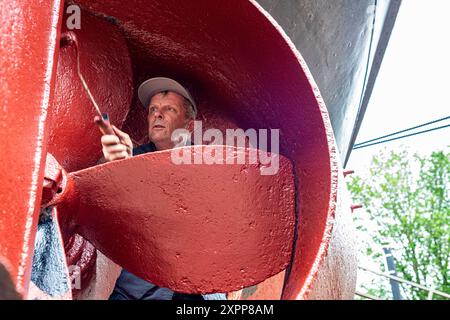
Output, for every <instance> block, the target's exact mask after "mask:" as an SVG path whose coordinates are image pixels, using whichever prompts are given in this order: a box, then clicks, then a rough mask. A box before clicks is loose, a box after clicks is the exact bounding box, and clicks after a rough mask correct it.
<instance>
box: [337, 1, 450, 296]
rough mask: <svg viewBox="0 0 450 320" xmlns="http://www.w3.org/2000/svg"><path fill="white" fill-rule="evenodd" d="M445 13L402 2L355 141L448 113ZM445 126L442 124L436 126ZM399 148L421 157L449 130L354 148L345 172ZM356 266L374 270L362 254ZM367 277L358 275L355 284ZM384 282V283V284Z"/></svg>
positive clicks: (447, 9) (441, 5)
mask: <svg viewBox="0 0 450 320" xmlns="http://www.w3.org/2000/svg"><path fill="white" fill-rule="evenodd" d="M449 14H450V1H449V0H403V1H402V5H401V7H400V11H399V14H398V17H397V20H396V24H395V26H394V29H393V32H392V35H391V38H390V41H389V45H388V47H387V49H386V53H385V57H384V59H383V62H382V65H381V68H380V72H379V75H378V78H377V81H376V83H375V87H374V91H373V93H372V97H371V100H370V102H369V104H368V107H367V111H366V114H365V116H364V119H363V122H362V125H361V129H360V131H359V134H358V137H357V139H356V143H359V142H362V141H366V140H369V139H372V138H376V137H379V136H383V135H386V134H389V133H392V132H395V131H399V130H402V129H406V128H409V127H412V126H416V125H419V124H422V123H425V122H429V121H432V120H436V119H439V118H443V117H445V116H449V115H450V99H449V95H450V19H449ZM449 123H450V121H449V120H447V121H444V122H440V123H439V125H444V124H449ZM436 126H437V124H436ZM401 145H403V146H406V147H407V148H408V149H409V150H410V151H411V152H417V153H420V154H422V155H426V154H429V153H431V152H432V151H437V150H441V149H444V148H445V147H446V146H449V145H450V127H448V128H445V129H441V130H436V131H434V132H430V133H425V134H421V135H417V136H414V137H409V138H405V139H401V140H398V141H393V142H388V143H384V144H381V145H379V146H372V147H367V148H362V149H358V150H353V152H352V153H351V155H350V158H349V162H348V164H347V166H346V169H354V170H355V172H356V173H357V174H359V175H362V176H367V174H368V169H369V165H370V160H371V158H372V157H373V155H375V154H377V153H378V152H379V151H380V150H381V149H384V148H385V149H386V150H388V151H389V150H396V149H398V148H399V147H400V146H401ZM354 214H357V215H359V216H360V217H361V216H362V217H363V218H364V217H365V216H366V215H367V214H366V213H365V211H364V209H360V210H357V211H355V212H354ZM367 225H370V221H367ZM366 240H368V241H370V239H366ZM378 249H379V251H381V250H382V248H378ZM359 264H360V265H364V266H368V267H370V268H372V269H374V270H379V266H378V265H377V264H376V263H375V261H371V260H370V259H367V258H365V257H364V256H362V257H360V261H359ZM372 278H374V276H371V275H370V274H367V273H366V272H362V271H359V272H358V286H359V284H361V283H362V282H365V283H368V282H369V281H370V279H372ZM375 278H376V276H375ZM384 281H386V284H387V281H388V280H384ZM358 290H360V291H362V292H363V291H364V290H362V289H361V288H359V289H358Z"/></svg>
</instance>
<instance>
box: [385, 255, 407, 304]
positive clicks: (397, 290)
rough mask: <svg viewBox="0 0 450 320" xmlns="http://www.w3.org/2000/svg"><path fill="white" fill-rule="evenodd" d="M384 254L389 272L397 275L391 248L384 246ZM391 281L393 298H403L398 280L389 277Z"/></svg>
mask: <svg viewBox="0 0 450 320" xmlns="http://www.w3.org/2000/svg"><path fill="white" fill-rule="evenodd" d="M383 251H384V256H385V257H386V262H387V267H388V271H389V274H391V275H393V276H397V272H396V270H395V262H394V258H393V257H392V252H391V249H390V248H383ZM389 282H390V284H391V290H392V298H393V299H394V300H403V297H402V294H401V293H400V286H399V284H398V282H397V281H395V280H394V279H392V278H391V279H389Z"/></svg>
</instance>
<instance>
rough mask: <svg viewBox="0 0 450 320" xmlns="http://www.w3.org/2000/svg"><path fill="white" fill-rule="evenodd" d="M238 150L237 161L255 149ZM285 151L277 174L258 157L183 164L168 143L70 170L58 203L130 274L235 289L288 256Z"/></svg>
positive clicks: (167, 283)
mask: <svg viewBox="0 0 450 320" xmlns="http://www.w3.org/2000/svg"><path fill="white" fill-rule="evenodd" d="M204 148H205V147H204V146H198V147H192V149H191V147H187V148H185V149H184V150H185V152H189V154H191V152H192V154H194V156H195V154H198V153H200V152H202V150H204ZM218 148H220V149H221V150H223V151H224V152H225V150H226V149H225V148H222V147H220V146H219V147H218ZM230 150H231V151H230V155H229V156H228V158H229V159H231V160H232V159H234V161H235V162H236V161H237V159H238V158H239V157H240V154H243V155H246V154H247V155H248V151H246V150H244V149H234V148H231V149H230ZM216 152H218V149H217V151H216ZM279 160H280V169H279V171H278V173H277V174H276V175H261V172H260V170H261V165H259V164H237V163H235V164H227V165H208V164H192V165H177V164H174V163H173V162H172V159H171V152H170V151H163V152H156V153H152V154H147V155H143V156H137V157H134V158H131V159H127V160H124V161H117V162H112V163H108V164H104V165H101V166H97V167H93V168H89V169H85V170H82V171H78V172H74V173H72V174H69V177H68V178H69V180H72V182H69V183H68V186H69V190H64V191H63V192H62V193H61V196H60V198H59V199H57V200H56V202H57V204H56V205H57V207H58V213H59V214H60V215H67V216H70V217H71V219H72V220H73V222H72V223H71V224H72V225H73V227H74V229H75V230H76V231H77V232H79V233H80V234H81V235H82V236H83V237H85V238H86V239H88V240H89V241H90V242H92V243H93V244H94V245H95V246H96V247H97V248H98V249H99V250H100V251H102V252H103V253H104V254H105V255H106V256H108V257H110V258H111V259H112V260H113V261H115V262H116V263H118V264H119V265H121V266H123V267H124V268H126V269H127V270H129V271H131V272H132V273H134V274H136V275H138V276H140V277H142V278H144V279H146V280H149V281H151V282H152V283H154V284H157V285H159V286H162V287H168V288H170V289H172V290H174V291H177V292H186V293H209V292H227V291H231V290H236V289H240V288H242V287H244V286H251V285H254V284H256V283H258V282H261V281H263V280H265V279H266V278H268V277H270V276H272V275H274V274H276V273H278V272H280V271H282V270H283V269H284V268H286V266H287V265H288V263H289V261H290V257H291V252H292V241H293V232H294V222H295V213H294V206H295V205H294V203H295V195H294V181H293V176H292V166H291V165H290V162H289V160H287V159H285V158H283V157H280V159H279Z"/></svg>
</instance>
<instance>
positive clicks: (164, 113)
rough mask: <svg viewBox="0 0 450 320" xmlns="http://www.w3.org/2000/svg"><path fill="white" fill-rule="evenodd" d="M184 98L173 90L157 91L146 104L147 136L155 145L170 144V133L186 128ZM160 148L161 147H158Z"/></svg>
mask: <svg viewBox="0 0 450 320" xmlns="http://www.w3.org/2000/svg"><path fill="white" fill-rule="evenodd" d="M183 102H184V98H183V97H182V96H180V95H179V94H177V93H175V92H170V91H169V92H168V93H167V94H166V95H163V94H161V93H158V94H156V95H154V96H153V97H152V99H151V100H150V103H149V105H148V115H147V119H148V136H149V138H150V141H152V142H153V143H154V144H155V145H157V146H163V148H164V149H165V148H167V147H168V146H172V145H173V143H172V140H171V135H172V132H173V131H174V130H176V129H180V128H186V126H187V124H188V122H189V119H188V118H187V116H186V110H185V107H184V105H183ZM160 149H161V148H160Z"/></svg>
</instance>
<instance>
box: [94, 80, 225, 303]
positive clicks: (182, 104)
mask: <svg viewBox="0 0 450 320" xmlns="http://www.w3.org/2000/svg"><path fill="white" fill-rule="evenodd" d="M138 96H139V100H140V101H141V103H142V104H143V105H144V107H146V109H147V112H148V113H147V120H148V136H149V139H150V143H149V144H146V145H143V146H140V147H137V148H134V149H133V143H132V142H131V139H130V137H129V136H128V134H126V133H125V132H123V131H121V130H119V129H117V128H116V127H115V126H112V128H113V130H114V133H115V135H112V134H105V133H106V132H105V131H104V130H103V129H102V128H101V127H100V130H101V131H102V133H103V136H102V139H101V142H102V146H103V156H104V158H105V160H106V161H116V160H121V159H127V158H130V157H132V156H134V155H138V154H143V153H147V152H153V151H160V150H167V149H171V148H173V147H174V145H175V143H174V142H173V141H172V132H173V131H174V130H176V129H183V128H184V129H188V130H189V129H190V128H192V126H193V122H194V120H195V117H196V114H197V107H196V105H195V102H194V99H193V98H192V96H191V95H190V94H189V92H188V90H186V89H185V88H184V87H183V86H182V85H180V84H179V83H178V82H176V81H175V80H172V79H169V78H152V79H149V80H147V81H145V82H144V83H142V84H141V85H140V87H139V90H138ZM110 299H111V300H135V299H143V300H171V299H173V300H203V299H226V298H225V295H223V294H214V295H203V296H202V295H190V294H182V293H177V292H173V291H172V290H170V289H168V288H161V287H158V286H155V285H153V284H152V283H150V282H147V281H145V280H143V279H141V278H139V277H137V276H135V275H134V274H132V273H130V272H128V271H127V270H125V269H123V270H122V272H121V274H120V276H119V278H118V279H117V282H116V286H115V288H114V291H113V293H112V294H111V296H110Z"/></svg>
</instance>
